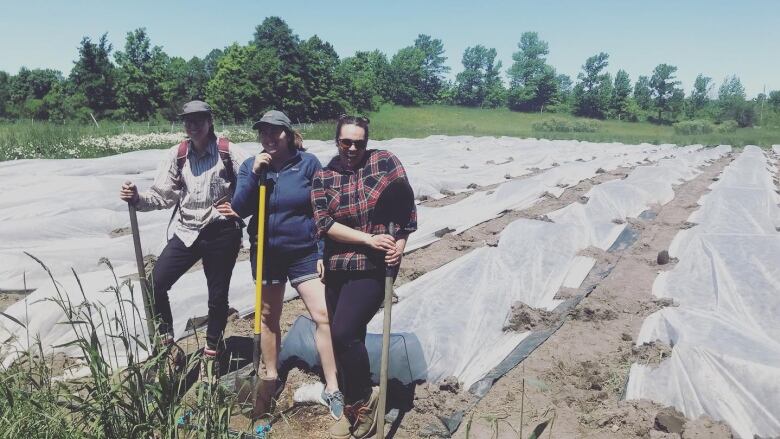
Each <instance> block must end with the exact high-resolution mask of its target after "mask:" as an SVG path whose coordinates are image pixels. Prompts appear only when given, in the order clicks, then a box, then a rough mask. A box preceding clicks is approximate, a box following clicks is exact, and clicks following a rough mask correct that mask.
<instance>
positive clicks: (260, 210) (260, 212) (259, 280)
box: [255, 172, 265, 335]
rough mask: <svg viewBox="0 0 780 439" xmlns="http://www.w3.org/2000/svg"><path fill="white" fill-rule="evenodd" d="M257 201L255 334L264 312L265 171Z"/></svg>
mask: <svg viewBox="0 0 780 439" xmlns="http://www.w3.org/2000/svg"><path fill="white" fill-rule="evenodd" d="M260 178H261V180H260V187H259V188H258V197H259V199H258V201H257V272H256V273H255V335H259V334H260V319H261V318H262V314H263V247H264V245H263V244H264V243H265V172H263V173H262V174H261V176H260Z"/></svg>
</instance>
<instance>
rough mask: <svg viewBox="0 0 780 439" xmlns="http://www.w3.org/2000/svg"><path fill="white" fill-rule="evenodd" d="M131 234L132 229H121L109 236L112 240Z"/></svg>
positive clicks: (113, 231) (115, 230) (110, 233)
mask: <svg viewBox="0 0 780 439" xmlns="http://www.w3.org/2000/svg"><path fill="white" fill-rule="evenodd" d="M131 233H132V231H131V230H130V227H120V228H118V229H114V230H112V231H111V232H109V233H108V236H110V237H112V238H119V237H120V236H126V235H129V234H131Z"/></svg>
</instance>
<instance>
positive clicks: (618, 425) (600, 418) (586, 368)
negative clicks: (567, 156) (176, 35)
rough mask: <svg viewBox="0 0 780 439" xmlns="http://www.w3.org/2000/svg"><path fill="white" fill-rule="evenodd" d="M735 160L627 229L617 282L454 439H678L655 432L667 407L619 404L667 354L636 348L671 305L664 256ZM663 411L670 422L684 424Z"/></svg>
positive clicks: (596, 294) (708, 433)
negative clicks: (652, 318) (660, 281)
mask: <svg viewBox="0 0 780 439" xmlns="http://www.w3.org/2000/svg"><path fill="white" fill-rule="evenodd" d="M731 160H732V157H726V158H723V159H720V160H718V161H716V162H715V163H713V164H712V165H710V166H708V167H706V168H705V169H704V172H703V173H702V174H701V175H699V176H698V177H697V178H695V179H693V180H691V181H689V182H686V183H684V184H682V185H680V186H677V187H676V188H675V194H676V196H675V198H674V200H672V201H671V202H669V203H667V204H666V205H664V206H661V207H660V208H659V207H656V208H655V209H654V210H655V211H656V213H657V216H656V217H655V218H654V219H652V220H640V219H636V220H635V219H631V220H630V221H629V222H630V223H631V224H632V226H633V227H634V228H635V229H636V230H637V231H638V232H640V234H639V237H638V239H637V241H636V242H635V243H634V244H633V245H632V246H630V247H629V248H627V249H626V250H624V251H622V252H621V253H622V254H620V255H619V258H618V260H617V261H616V263H615V265H614V268H613V269H612V271H611V272H610V274H609V275H608V276H607V277H606V278H604V279H603V280H601V282H600V283H599V284H598V285H597V286H596V288H595V289H594V290H593V291H592V293H590V295H588V296H587V297H585V298H584V299H583V300H582V302H580V304H579V306H578V308H577V309H575V310H574V312H572V313H571V314H570V316H569V318H568V319H567V321H566V323H564V325H563V326H562V327H561V328H560V329H559V330H558V331H557V332H556V333H555V334H554V335H553V336H552V337H550V338H549V339H548V340H547V341H546V342H545V343H544V344H542V345H541V346H540V347H539V348H538V349H537V350H536V351H534V352H533V353H532V354H531V355H530V356H529V357H528V358H527V359H526V360H525V361H524V362H523V363H522V364H521V365H520V366H518V367H517V368H515V369H514V370H512V371H511V372H510V373H508V374H507V375H505V376H504V377H503V378H502V379H500V380H499V381H498V382H497V383H496V384H495V385H494V387H493V388H492V389H491V391H490V392H489V393H488V395H487V396H486V397H485V398H484V399H482V401H480V403H479V404H478V405H477V406H476V408H475V409H474V410H473V411H472V412H471V413H469V414H467V416H466V417H465V418H464V423H463V424H462V425H461V428H460V429H459V430H458V432H457V433H456V435H455V437H458V438H466V437H480V438H481V437H498V438H504V437H512V438H514V437H518V436H517V433H515V430H516V431H519V430H520V428H521V426H522V427H523V435H524V436H525V437H527V436H528V435H529V434H530V432H531V431H532V429H533V428H534V427H535V426H537V425H538V424H539V423H541V422H543V421H545V420H549V419H552V418H553V416H554V417H555V421H554V424H553V426H552V437H561V438H604V437H610V438H635V437H652V438H658V437H669V438H672V437H681V435H680V434H678V433H668V432H662V431H659V430H658V429H656V428H654V424H655V423H656V418H657V415H658V413H659V411H661V409H662V408H661V407H660V406H658V405H656V404H653V403H650V402H648V401H628V402H627V401H620V399H621V395H622V392H623V388H624V386H625V382H626V380H627V378H628V370H629V367H630V365H631V363H632V362H634V361H639V362H643V363H651V364H653V363H657V362H658V361H660V360H661V359H663V358H664V356H668V355H669V348H668V346H663V345H659V346H656V345H653V346H642V347H640V348H635V347H634V346H633V340H634V336H635V335H636V334H637V333H638V332H639V328H640V326H641V324H642V322H643V321H644V319H645V317H646V316H648V315H649V314H651V313H652V312H654V311H655V310H657V309H658V308H659V307H661V306H668V305H672V304H670V303H668V302H665V301H658V300H654V297H653V296H652V295H651V293H650V292H651V289H652V284H653V281H654V280H655V277H656V275H657V274H658V272H659V270H668V269H670V268H671V267H672V266H673V263H674V262H672V263H670V264H669V265H665V266H659V265H658V264H657V262H656V258H657V255H658V252H659V251H661V250H665V249H667V248H668V246H669V244H670V243H671V240H672V238H673V237H674V236H675V234H676V233H677V232H678V231H679V230H680V228H681V227H684V223H685V221H686V219H687V218H688V216H689V215H690V214H691V212H692V211H694V210H695V209H696V208H697V204H696V202H697V200H698V199H699V198H700V197H701V196H702V195H703V194H704V193H706V192H707V186H709V185H710V184H711V183H712V181H713V178H715V177H716V176H717V175H718V174H719V173H720V172H721V170H722V169H723V168H724V167H725V166H726V165H727V164H728V163H729V162H730V161H731ZM521 407H522V412H521ZM666 410H667V411H669V413H666V419H671V420H672V422H674V421H675V420H679V419H680V415H679V414H675V413H673V411H671V410H668V409H666ZM660 418H661V419H662V420H663V419H664V416H660ZM682 419H683V420H684V418H682ZM683 428H684V430H683V433H682V437H684V438H689V437H691V438H692V437H713V438H727V437H731V431H730V429H729V428H728V427H726V426H724V425H723V424H718V423H714V422H712V421H711V420H707V419H699V420H696V421H688V422H686V423H684V426H683ZM672 431H674V428H672ZM496 432H497V434H496ZM547 434H549V432H545V436H544V437H547V436H546V435H547Z"/></svg>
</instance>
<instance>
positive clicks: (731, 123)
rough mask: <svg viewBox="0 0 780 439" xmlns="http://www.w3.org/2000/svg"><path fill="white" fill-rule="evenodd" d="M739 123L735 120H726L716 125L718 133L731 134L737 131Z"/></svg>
mask: <svg viewBox="0 0 780 439" xmlns="http://www.w3.org/2000/svg"><path fill="white" fill-rule="evenodd" d="M738 127H739V124H738V123H737V121H736V120H727V121H724V122H722V123H721V124H720V125H718V133H720V134H731V133H734V132H736V131H737V128H738Z"/></svg>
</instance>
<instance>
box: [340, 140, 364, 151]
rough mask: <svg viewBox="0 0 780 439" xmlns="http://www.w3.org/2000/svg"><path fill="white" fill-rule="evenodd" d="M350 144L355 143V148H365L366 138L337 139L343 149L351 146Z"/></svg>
mask: <svg viewBox="0 0 780 439" xmlns="http://www.w3.org/2000/svg"><path fill="white" fill-rule="evenodd" d="M352 145H355V148H357V149H363V148H365V147H366V146H367V145H368V140H366V139H360V140H355V139H339V146H340V147H342V148H344V149H347V148H351V147H352Z"/></svg>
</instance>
